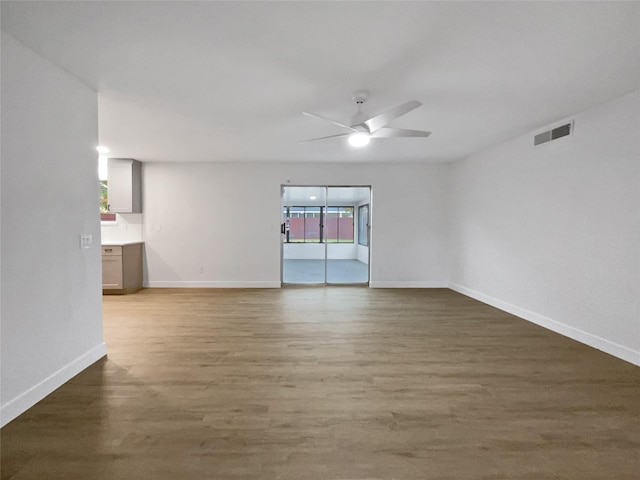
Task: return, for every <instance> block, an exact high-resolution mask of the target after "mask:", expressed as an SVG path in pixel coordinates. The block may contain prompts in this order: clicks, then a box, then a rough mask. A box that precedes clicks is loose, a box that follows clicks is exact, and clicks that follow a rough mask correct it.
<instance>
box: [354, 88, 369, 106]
mask: <svg viewBox="0 0 640 480" xmlns="http://www.w3.org/2000/svg"><path fill="white" fill-rule="evenodd" d="M367 98H369V92H367V91H366V90H358V91H357V92H354V93H353V101H354V103H355V104H357V105H362V104H363V103H364V102H366V101H367Z"/></svg>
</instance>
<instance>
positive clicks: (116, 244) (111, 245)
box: [102, 240, 144, 247]
mask: <svg viewBox="0 0 640 480" xmlns="http://www.w3.org/2000/svg"><path fill="white" fill-rule="evenodd" d="M138 243H144V241H143V240H138V241H135V242H105V243H103V244H102V246H103V247H124V246H125V245H137V244H138Z"/></svg>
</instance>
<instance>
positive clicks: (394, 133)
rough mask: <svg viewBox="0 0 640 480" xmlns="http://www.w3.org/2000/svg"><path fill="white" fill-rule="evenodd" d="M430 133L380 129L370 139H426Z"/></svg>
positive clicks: (400, 129)
mask: <svg viewBox="0 0 640 480" xmlns="http://www.w3.org/2000/svg"><path fill="white" fill-rule="evenodd" d="M429 135H431V132H425V131H424V130H407V129H406V128H389V127H381V128H379V129H378V130H376V131H375V132H373V133H372V134H371V138H391V137H428V136H429Z"/></svg>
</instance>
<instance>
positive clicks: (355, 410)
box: [1, 287, 640, 480]
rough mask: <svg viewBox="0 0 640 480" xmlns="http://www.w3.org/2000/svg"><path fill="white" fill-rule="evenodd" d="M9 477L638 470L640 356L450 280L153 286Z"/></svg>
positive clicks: (603, 474) (23, 429) (111, 328)
mask: <svg viewBox="0 0 640 480" xmlns="http://www.w3.org/2000/svg"><path fill="white" fill-rule="evenodd" d="M104 329H105V338H106V342H107V347H108V351H109V355H108V358H106V359H103V360H101V361H99V362H98V363H96V364H94V365H93V366H91V367H89V368H88V369H87V370H85V371H84V372H82V373H81V374H80V375H78V376H77V377H75V378H74V379H72V380H71V381H70V382H68V383H67V384H65V385H63V386H62V387H61V388H59V389H58V390H57V391H55V392H54V393H52V394H51V395H50V396H48V397H47V398H46V399H44V400H43V401H42V402H40V403H39V404H37V405H36V406H34V407H33V408H31V409H30V410H28V411H27V412H26V413H24V414H23V415H21V416H20V417H18V418H17V419H16V420H14V421H13V422H11V423H9V424H8V425H7V426H5V427H4V428H3V429H2V432H1V435H2V451H1V459H2V463H1V466H2V474H1V478H2V479H3V480H8V479H12V480H24V479H45V478H46V479H48V480H52V479H65V480H68V479H83V480H91V479H94V480H103V479H104V480H106V479H108V480H114V479H154V480H156V479H181V480H190V479H198V480H202V479H291V480H294V479H295V480H299V479H314V480H316V479H317V480H320V479H323V480H324V479H385V480H391V479H396V480H402V479H421V480H424V479H450V480H453V479H456V480H460V479H509V480H515V479H529V480H533V479H535V480H543V479H576V480H578V479H579V480H587V479H594V480H595V479H628V480H631V479H637V478H638V477H639V473H640V440H639V438H640V435H639V434H640V426H639V422H640V402H639V401H638V399H639V398H640V368H638V367H636V366H633V365H631V364H629V363H626V362H624V361H622V360H618V359H616V358H613V357H611V356H609V355H607V354H604V353H602V352H599V351H597V350H594V349H592V348H589V347H587V346H584V345H581V344H579V343H577V342H574V341H572V340H570V339H567V338H565V337H562V336H560V335H557V334H554V333H552V332H550V331H547V330H545V329H543V328H540V327H538V326H535V325H533V324H531V323H528V322H526V321H524V320H521V319H519V318H517V317H514V316H512V315H509V314H507V313H504V312H502V311H499V310H496V309H494V308H492V307H489V306H486V305H484V304H482V303H479V302H477V301H475V300H472V299H470V298H468V297H465V296H463V295H460V294H458V293H455V292H452V291H450V290H446V289H442V290H426V289H412V290H401V289H394V290H385V289H368V288H341V287H325V288H298V289H296V288H290V289H263V290H241V289H238V290H228V289H219V290H206V289H201V290H186V289H185V290H168V289H167V290H153V289H149V290H143V291H141V292H139V293H137V294H134V295H127V296H109V297H105V299H104Z"/></svg>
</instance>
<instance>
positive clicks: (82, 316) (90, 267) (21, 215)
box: [0, 32, 105, 425]
mask: <svg viewBox="0 0 640 480" xmlns="http://www.w3.org/2000/svg"><path fill="white" fill-rule="evenodd" d="M1 95H2V98H1V101H2V119H1V120H2V147H1V156H2V176H1V181H2V184H1V188H2V193H1V202H0V204H1V206H2V214H1V215H2V245H1V257H2V273H1V283H0V284H1V287H2V306H1V309H2V310H1V324H0V329H1V330H0V334H1V335H0V336H1V340H0V346H1V382H2V392H1V397H0V400H1V409H0V417H1V418H0V422H1V424H2V425H4V424H6V423H7V422H8V421H10V420H12V419H13V418H15V417H16V416H17V415H19V414H20V413H22V412H23V411H25V410H26V409H27V408H29V407H31V406H32V405H33V404H35V403H36V402H37V401H39V400H40V399H42V398H43V397H44V396H46V395H47V394H49V393H50V392H52V391H53V390H54V389H56V388H57V387H59V386H60V385H62V384H63V383H64V382H65V381H67V380H68V379H70V378H71V377H73V376H74V375H75V374H77V373H78V372H80V371H81V370H83V369H84V368H86V367H87V366H88V365H90V364H91V363H93V362H94V361H96V360H97V359H98V358H100V357H102V356H103V355H104V354H105V346H104V343H103V337H102V308H101V307H102V299H101V278H100V276H101V274H100V271H101V270H100V269H101V265H100V250H99V246H98V245H99V243H100V227H99V217H98V215H97V211H98V210H97V208H98V194H97V192H98V171H97V166H98V165H97V153H96V151H95V147H96V145H97V138H98V132H97V125H98V111H97V95H96V93H95V92H93V91H92V90H90V89H89V88H87V87H85V86H84V85H82V84H81V83H80V82H79V81H77V80H75V79H74V78H72V77H71V76H69V75H68V74H67V73H66V72H64V71H63V70H61V69H59V68H57V67H56V66H54V65H53V64H51V63H50V62H48V61H46V60H44V59H43V58H42V57H40V56H38V55H37V54H35V53H34V52H32V51H31V50H29V49H27V48H26V47H25V46H23V45H22V44H20V43H19V42H17V41H16V40H14V39H13V37H11V36H9V35H7V34H5V33H4V32H2V84H1ZM81 233H87V234H91V235H92V236H93V240H94V246H93V248H90V249H87V250H82V249H80V234H81Z"/></svg>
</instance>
